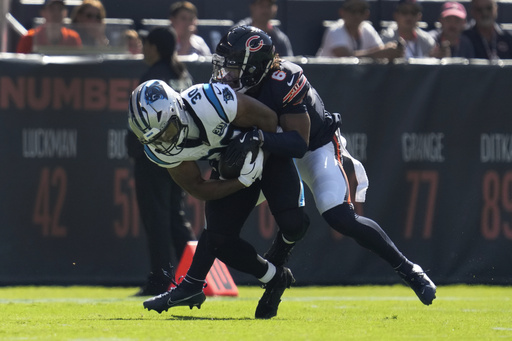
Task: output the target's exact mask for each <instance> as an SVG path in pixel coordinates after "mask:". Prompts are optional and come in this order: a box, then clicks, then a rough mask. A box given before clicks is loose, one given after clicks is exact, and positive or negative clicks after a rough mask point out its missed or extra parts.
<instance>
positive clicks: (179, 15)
mask: <svg viewBox="0 0 512 341" xmlns="http://www.w3.org/2000/svg"><path fill="white" fill-rule="evenodd" d="M169 19H170V20H171V26H172V28H173V29H174V31H175V32H176V35H177V36H178V45H177V48H178V55H194V54H195V55H198V56H210V55H211V54H212V53H211V51H210V48H209V47H208V44H206V42H205V41H204V39H203V38H202V37H200V36H198V35H197V34H195V33H196V29H197V8H196V6H195V5H194V4H193V3H191V2H189V1H179V2H175V3H173V4H172V5H171V8H170V10H169Z"/></svg>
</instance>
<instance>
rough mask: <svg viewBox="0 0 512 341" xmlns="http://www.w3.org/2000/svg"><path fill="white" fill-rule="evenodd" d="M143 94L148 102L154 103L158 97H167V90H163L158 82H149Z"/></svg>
mask: <svg viewBox="0 0 512 341" xmlns="http://www.w3.org/2000/svg"><path fill="white" fill-rule="evenodd" d="M144 96H145V97H146V101H147V102H148V103H154V102H155V101H158V100H159V99H168V97H167V92H165V89H164V87H163V86H162V85H161V84H160V83H159V82H154V83H152V84H150V85H149V87H147V88H146V91H145V93H144Z"/></svg>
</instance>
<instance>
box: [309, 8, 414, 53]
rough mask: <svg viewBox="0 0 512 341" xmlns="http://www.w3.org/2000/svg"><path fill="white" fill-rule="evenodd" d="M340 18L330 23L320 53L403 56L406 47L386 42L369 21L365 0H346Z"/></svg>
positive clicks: (368, 11)
mask: <svg viewBox="0 0 512 341" xmlns="http://www.w3.org/2000/svg"><path fill="white" fill-rule="evenodd" d="M339 15H340V17H341V19H340V20H339V21H338V22H337V23H336V24H334V25H333V26H331V27H329V28H328V29H327V30H326V32H325V34H324V37H323V40H322V45H321V46H320V49H319V50H318V52H317V56H319V57H348V56H355V57H372V58H388V59H394V58H401V57H403V56H404V48H403V46H402V45H400V44H397V43H396V42H388V43H387V44H386V45H384V43H383V42H382V39H381V37H380V36H379V34H378V33H377V31H376V30H375V29H374V28H373V26H372V24H371V23H370V22H369V21H367V20H368V18H369V17H370V5H369V4H368V2H367V1H366V0H346V1H345V2H344V3H343V5H342V6H341V8H340V10H339Z"/></svg>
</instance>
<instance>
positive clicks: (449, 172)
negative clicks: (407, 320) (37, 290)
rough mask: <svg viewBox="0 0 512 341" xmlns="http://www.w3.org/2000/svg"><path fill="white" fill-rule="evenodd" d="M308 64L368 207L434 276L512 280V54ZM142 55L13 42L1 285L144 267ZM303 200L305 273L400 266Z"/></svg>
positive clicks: (358, 279)
mask: <svg viewBox="0 0 512 341" xmlns="http://www.w3.org/2000/svg"><path fill="white" fill-rule="evenodd" d="M187 66H188V68H189V70H190V71H191V73H192V75H193V77H194V79H195V81H196V82H207V81H208V79H209V77H210V70H211V66H210V63H208V62H188V63H187ZM302 67H303V68H304V70H305V74H306V75H307V77H308V79H309V80H310V82H311V83H312V84H313V85H314V86H315V87H316V89H317V90H318V91H319V93H320V94H321V96H322V98H323V100H324V102H325V104H326V108H327V110H329V111H332V112H340V113H341V114H342V118H343V126H342V129H343V133H344V135H345V136H346V138H347V141H348V149H349V151H350V152H351V153H352V155H353V156H355V157H356V158H358V159H359V160H360V161H362V162H363V164H364V166H365V167H366V171H367V173H368V176H369V179H370V187H369V190H368V193H367V200H366V202H365V203H364V204H356V210H357V212H358V213H359V214H361V215H364V216H367V217H370V218H372V219H374V220H375V221H377V222H379V224H380V225H381V226H382V227H383V228H384V230H385V231H386V232H387V233H388V235H389V236H390V237H391V238H392V240H393V241H394V242H395V244H396V245H397V246H398V248H399V249H400V250H401V251H402V252H403V253H404V254H405V255H406V256H407V257H408V258H409V259H410V260H412V261H414V262H417V263H419V264H420V265H421V266H422V267H423V268H424V269H425V270H427V271H428V273H429V275H430V277H431V278H432V279H433V280H434V281H436V282H437V283H438V284H453V283H469V284H505V285H507V284H510V283H511V274H512V262H511V252H510V250H511V246H512V170H511V163H512V142H511V141H512V118H511V117H512V116H511V114H512V112H511V111H512V109H511V108H512V96H511V94H512V91H511V90H512V83H511V82H510V80H511V79H512V67H510V66H508V65H506V66H498V65H476V64H475V65H472V64H471V65H423V64H416V65H413V64H407V63H406V64H388V65H383V64H364V63H362V64H353V63H339V64H338V63H329V64H320V63H315V62H312V61H308V62H305V63H303V64H302ZM145 68H146V66H145V65H144V64H143V63H142V61H141V60H140V59H119V60H117V59H103V58H92V57H91V58H85V57H82V58H76V57H68V58H63V57H60V58H59V57H38V56H30V57H26V58H22V59H20V58H19V56H17V55H10V54H6V55H3V56H2V58H1V59H0V70H1V72H0V119H1V122H2V124H1V125H0V130H1V133H0V141H1V143H0V155H2V158H3V162H2V167H1V169H2V170H1V173H0V207H1V208H0V223H1V226H2V227H1V229H0V285H15V284H21V285H29V284H30V285H31V284H35V285H39V284H61V285H71V284H92V285H136V284H140V283H142V282H143V281H144V279H145V277H146V275H147V271H148V268H149V262H148V256H147V250H146V239H145V237H144V232H143V228H142V226H141V225H140V221H139V218H138V212H137V205H136V202H135V193H134V180H133V174H132V165H131V163H130V160H129V159H128V158H127V155H126V149H125V147H124V136H125V134H126V129H127V121H126V117H127V116H126V114H127V103H128V96H129V93H130V92H131V90H132V89H133V88H134V87H135V86H136V85H137V83H138V79H139V77H140V76H141V75H142V73H143V72H144V70H145ZM345 165H346V168H347V171H348V173H349V178H350V179H351V180H350V181H351V183H352V187H355V186H354V176H353V174H352V172H351V164H350V161H348V160H346V161H345ZM202 166H204V165H202ZM204 169H205V172H207V167H206V166H204ZM306 203H307V212H308V214H309V216H310V218H311V227H310V229H309V231H308V233H307V235H306V237H305V239H304V240H303V241H302V242H300V243H299V244H298V245H297V247H296V248H295V250H294V252H293V256H292V259H291V261H290V262H289V266H290V267H291V269H292V271H293V273H294V275H295V277H296V279H297V284H298V285H309V284H318V285H330V284H367V283H370V284H394V283H398V282H399V279H398V277H397V276H396V275H395V274H394V271H393V270H392V268H391V267H390V266H389V265H387V263H385V262H384V261H383V260H382V259H380V258H379V257H378V256H377V255H375V254H373V253H371V252H370V251H367V250H366V249H364V248H363V247H361V246H359V245H358V244H357V243H356V242H355V241H354V240H352V239H350V238H347V237H343V236H341V235H340V234H338V233H336V232H334V231H333V230H332V229H330V228H329V227H328V226H327V225H326V223H325V222H324V221H323V220H322V218H321V217H320V215H319V214H318V212H317V211H316V209H315V207H314V199H313V198H312V196H311V194H310V193H309V192H308V191H307V192H306ZM187 214H188V217H189V219H190V221H191V222H192V225H193V226H194V228H195V229H196V231H198V232H199V231H201V229H202V225H203V219H204V216H203V203H201V202H199V201H198V200H195V199H193V198H190V197H188V198H187ZM275 231H276V226H275V223H274V222H273V219H272V217H271V216H270V214H269V211H268V208H267V207H266V206H265V204H263V205H262V206H261V207H257V208H256V209H255V210H254V212H253V214H252V215H251V217H250V219H249V221H248V222H247V224H246V226H245V227H244V230H243V237H244V238H246V239H247V240H249V241H250V242H251V243H253V244H254V245H255V247H256V248H257V250H258V252H260V253H261V254H263V253H264V252H265V251H266V248H267V247H268V246H269V245H270V243H271V240H272V238H273V236H274V234H275ZM232 275H233V278H234V279H235V281H236V283H237V284H239V285H243V284H256V280H255V279H253V278H251V277H250V276H247V275H245V274H242V273H239V272H237V271H234V270H232Z"/></svg>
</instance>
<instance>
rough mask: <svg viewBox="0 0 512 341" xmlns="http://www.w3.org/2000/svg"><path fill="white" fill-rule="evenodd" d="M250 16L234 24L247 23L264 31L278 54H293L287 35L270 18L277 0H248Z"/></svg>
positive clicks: (272, 17) (273, 13)
mask: <svg viewBox="0 0 512 341" xmlns="http://www.w3.org/2000/svg"><path fill="white" fill-rule="evenodd" d="M250 1H251V4H250V6H249V10H250V12H251V16H250V17H247V18H245V19H243V20H241V21H239V22H238V23H237V24H236V25H235V26H241V25H249V26H254V27H257V28H259V29H260V30H262V31H264V32H266V33H267V34H268V35H269V36H270V38H272V42H273V43H274V45H275V47H276V52H277V53H279V55H280V56H293V50H292V44H291V43H290V39H289V38H288V36H287V35H286V34H285V33H284V32H283V31H281V30H280V29H279V28H278V27H276V26H274V25H272V23H271V22H270V20H272V19H274V18H275V17H276V15H277V9H278V6H277V0H250Z"/></svg>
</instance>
